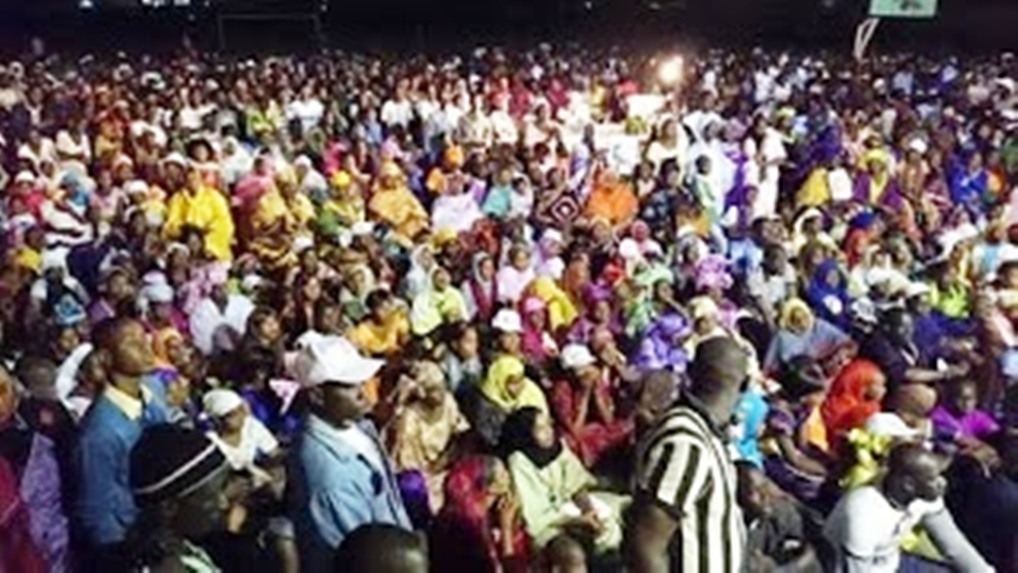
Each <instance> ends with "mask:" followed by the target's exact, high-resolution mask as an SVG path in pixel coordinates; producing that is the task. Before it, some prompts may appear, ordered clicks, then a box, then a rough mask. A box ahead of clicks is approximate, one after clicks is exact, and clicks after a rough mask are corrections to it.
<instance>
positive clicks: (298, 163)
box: [293, 155, 311, 167]
mask: <svg viewBox="0 0 1018 573" xmlns="http://www.w3.org/2000/svg"><path fill="white" fill-rule="evenodd" d="M293 166H294V167H311V159H310V158H309V157H308V156H307V155H301V156H299V157H297V159H294V160H293Z"/></svg>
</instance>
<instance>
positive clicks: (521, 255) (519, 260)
mask: <svg viewBox="0 0 1018 573" xmlns="http://www.w3.org/2000/svg"><path fill="white" fill-rule="evenodd" d="M529 266H530V255H529V254H527V252H526V251H524V250H523V249H519V250H517V251H516V252H515V253H514V254H513V267H514V268H516V270H518V271H525V270H527V267H529Z"/></svg>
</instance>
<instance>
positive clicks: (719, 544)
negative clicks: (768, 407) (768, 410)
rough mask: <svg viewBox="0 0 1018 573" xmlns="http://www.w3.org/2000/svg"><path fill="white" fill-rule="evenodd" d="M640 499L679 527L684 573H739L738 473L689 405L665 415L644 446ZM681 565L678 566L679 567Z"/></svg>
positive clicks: (742, 532) (742, 535)
mask: <svg viewBox="0 0 1018 573" xmlns="http://www.w3.org/2000/svg"><path fill="white" fill-rule="evenodd" d="M638 456H639V457H638V458H637V459H638V464H639V465H638V467H637V473H636V481H637V484H636V486H637V487H636V489H637V495H640V496H643V497H645V498H647V499H650V500H653V501H654V502H655V503H656V504H657V505H658V506H659V507H661V508H662V509H664V510H665V511H667V512H668V513H669V514H671V515H672V516H673V517H674V518H675V519H676V520H677V521H678V522H679V527H680V532H681V545H679V546H678V547H677V548H676V549H678V550H679V551H681V563H682V568H681V569H679V568H678V567H677V566H673V567H672V570H673V571H683V572H684V573H739V572H740V571H741V570H742V566H743V561H744V553H745V546H746V531H745V524H744V523H743V520H742V512H741V511H740V510H739V506H738V504H737V503H736V497H735V491H736V490H735V487H736V477H735V467H734V466H733V464H732V462H731V459H730V457H729V455H728V450H727V449H726V447H725V444H724V443H723V442H722V440H721V436H720V433H719V432H718V430H717V429H716V427H715V426H714V425H713V424H711V423H710V422H709V420H708V418H706V417H705V416H704V415H703V414H701V413H700V412H699V411H698V409H697V408H696V407H695V406H693V405H692V404H691V403H687V404H686V405H681V406H678V407H676V408H674V409H672V410H671V411H670V412H668V414H666V415H665V417H664V419H663V420H662V421H661V422H660V423H659V424H658V426H657V427H656V428H655V429H654V430H653V431H652V432H651V433H650V434H649V435H648V436H646V438H644V440H643V441H642V442H641V444H640V447H639V450H638ZM676 565H677V564H676Z"/></svg>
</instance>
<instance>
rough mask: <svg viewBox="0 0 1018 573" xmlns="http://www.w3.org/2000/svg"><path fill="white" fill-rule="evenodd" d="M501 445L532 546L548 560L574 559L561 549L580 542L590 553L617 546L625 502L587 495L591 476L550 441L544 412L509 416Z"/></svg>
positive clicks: (560, 445) (570, 454)
mask: <svg viewBox="0 0 1018 573" xmlns="http://www.w3.org/2000/svg"><path fill="white" fill-rule="evenodd" d="M502 447H503V451H504V452H505V453H506V454H507V455H508V456H509V458H508V459H509V473H510V474H511V475H512V478H513V485H514V486H515V488H516V494H517V496H518V497H519V502H520V509H521V511H522V514H523V522H524V524H525V526H526V528H527V534H528V535H529V536H530V539H531V541H532V542H533V544H534V547H535V548H537V549H541V550H543V551H546V552H550V553H551V554H552V555H553V556H560V555H566V554H568V555H570V556H572V555H575V551H568V550H565V549H564V546H569V545H572V546H574V547H575V546H576V545H582V544H584V543H586V544H588V545H592V546H593V548H594V554H595V555H605V554H606V553H609V552H612V551H614V550H617V549H618V548H619V545H620V544H621V542H622V511H623V509H624V506H625V505H626V504H627V502H628V500H627V498H624V497H621V496H617V495H612V494H609V493H604V492H593V491H592V490H593V488H594V486H595V481H594V477H593V476H592V475H590V473H589V472H588V471H587V469H586V468H585V467H584V466H583V464H582V463H581V462H580V460H579V458H577V457H576V454H574V453H573V452H572V450H570V449H569V448H568V447H567V446H565V445H564V444H563V443H562V442H561V441H559V440H558V439H557V438H556V436H555V430H554V428H553V427H552V421H551V418H550V417H549V416H548V415H547V414H545V413H544V412H542V411H540V410H538V409H537V408H524V409H522V410H519V411H517V412H516V413H514V414H513V415H512V416H511V417H510V418H509V420H508V421H507V422H506V425H505V428H504V430H503V432H502ZM553 560H555V559H554V557H553Z"/></svg>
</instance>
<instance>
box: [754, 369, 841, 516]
mask: <svg viewBox="0 0 1018 573" xmlns="http://www.w3.org/2000/svg"><path fill="white" fill-rule="evenodd" d="M778 379H779V382H780V383H781V388H782V390H781V392H780V393H779V394H778V395H776V396H773V397H771V399H770V406H771V409H770V413H769V414H768V416H767V421H766V427H765V429H764V435H763V437H762V438H763V439H762V440H761V448H762V450H763V452H764V469H765V470H766V472H767V476H768V477H770V478H771V479H772V480H774V481H775V483H777V484H778V486H780V487H781V489H783V490H785V491H787V492H788V493H790V494H792V495H793V496H795V497H796V498H798V499H800V500H802V501H805V502H810V501H813V500H815V499H816V498H817V496H818V495H819V494H820V490H821V488H822V487H823V484H824V481H825V480H826V479H827V467H826V466H825V464H824V462H825V461H826V460H827V458H828V444H827V428H826V427H824V422H823V418H822V416H821V415H820V405H821V404H822V403H823V401H824V398H825V396H826V390H825V388H826V385H827V379H826V377H825V376H824V372H823V369H822V368H821V367H820V364H819V363H818V362H817V361H816V359H814V358H812V357H810V356H799V357H796V358H793V359H792V360H790V361H789V362H788V364H787V365H786V366H785V367H784V368H783V369H782V372H781V374H780V375H779V376H778Z"/></svg>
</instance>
